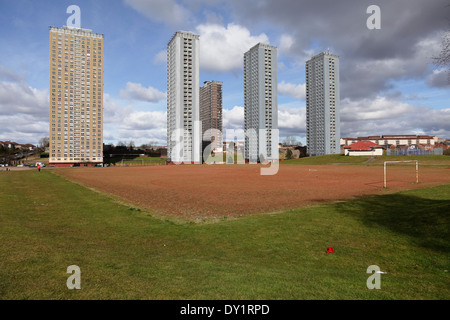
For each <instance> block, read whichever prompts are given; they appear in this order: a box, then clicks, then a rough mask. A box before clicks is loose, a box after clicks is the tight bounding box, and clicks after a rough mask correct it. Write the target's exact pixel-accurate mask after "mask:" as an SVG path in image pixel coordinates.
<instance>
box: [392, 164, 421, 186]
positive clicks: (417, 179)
mask: <svg viewBox="0 0 450 320" xmlns="http://www.w3.org/2000/svg"><path fill="white" fill-rule="evenodd" d="M400 162H415V163H416V183H419V161H418V160H405V161H385V162H384V188H387V180H386V164H388V163H400Z"/></svg>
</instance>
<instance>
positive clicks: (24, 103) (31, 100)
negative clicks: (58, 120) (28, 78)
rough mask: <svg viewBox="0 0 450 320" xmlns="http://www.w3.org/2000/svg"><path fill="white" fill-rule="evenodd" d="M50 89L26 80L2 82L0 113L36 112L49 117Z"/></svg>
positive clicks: (0, 87)
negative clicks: (27, 82) (43, 88)
mask: <svg viewBox="0 0 450 320" xmlns="http://www.w3.org/2000/svg"><path fill="white" fill-rule="evenodd" d="M48 108H49V101H48V91H47V90H38V89H35V88H32V87H30V86H28V85H26V84H25V83H24V82H20V83H16V82H6V81H2V82H0V114H3V115H5V114H34V115H36V116H38V117H40V118H42V117H47V118H48Z"/></svg>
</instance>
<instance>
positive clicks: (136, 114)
mask: <svg viewBox="0 0 450 320" xmlns="http://www.w3.org/2000/svg"><path fill="white" fill-rule="evenodd" d="M166 123H167V113H166V112H163V111H132V112H130V113H129V114H127V115H126V116H125V118H124V119H123V121H122V122H121V125H120V128H121V129H125V130H148V129H158V128H161V129H165V128H166Z"/></svg>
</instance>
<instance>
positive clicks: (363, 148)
mask: <svg viewBox="0 0 450 320" xmlns="http://www.w3.org/2000/svg"><path fill="white" fill-rule="evenodd" d="M383 151H384V148H383V147H382V146H380V145H378V144H376V143H373V142H372V141H367V140H364V141H358V142H355V143H353V144H351V145H349V146H345V147H344V154H345V155H346V156H382V155H383Z"/></svg>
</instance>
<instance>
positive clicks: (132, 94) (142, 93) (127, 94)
mask: <svg viewBox="0 0 450 320" xmlns="http://www.w3.org/2000/svg"><path fill="white" fill-rule="evenodd" d="M120 97H121V98H128V99H134V100H141V101H147V102H158V101H160V100H162V99H165V98H166V94H165V93H164V92H161V91H159V90H157V89H155V88H152V87H148V88H145V87H143V86H142V85H141V84H140V83H133V82H127V85H126V87H125V90H120Z"/></svg>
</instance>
